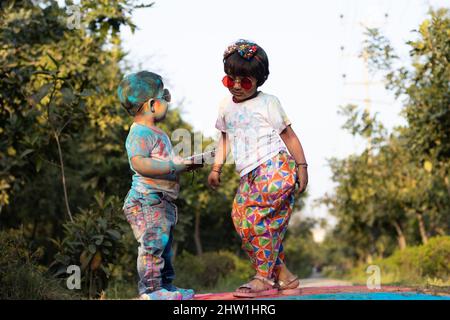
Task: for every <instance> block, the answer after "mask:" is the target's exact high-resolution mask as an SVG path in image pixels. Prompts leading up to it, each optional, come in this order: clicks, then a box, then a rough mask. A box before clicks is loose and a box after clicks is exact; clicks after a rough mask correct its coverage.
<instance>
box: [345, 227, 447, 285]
mask: <svg viewBox="0 0 450 320" xmlns="http://www.w3.org/2000/svg"><path fill="white" fill-rule="evenodd" d="M371 264H373V265H378V266H379V267H380V269H381V282H382V284H407V285H424V284H427V283H429V282H437V283H448V282H449V281H450V236H441V237H435V238H431V239H430V240H429V241H428V243H427V244H426V245H421V246H414V247H409V248H406V249H405V250H403V251H400V250H398V251H396V252H394V254H393V255H392V256H390V257H388V258H385V259H377V260H375V261H374V262H373V263H371ZM366 268H367V265H360V266H358V267H356V268H353V269H352V270H351V271H350V272H349V274H348V275H347V278H349V279H351V280H353V281H355V282H358V283H365V281H366V279H367V276H368V275H367V274H366V273H365V271H366Z"/></svg>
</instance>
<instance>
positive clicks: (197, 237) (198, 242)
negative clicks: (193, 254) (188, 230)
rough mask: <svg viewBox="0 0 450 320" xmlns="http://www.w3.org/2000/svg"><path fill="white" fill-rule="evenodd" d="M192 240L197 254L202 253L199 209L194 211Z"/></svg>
mask: <svg viewBox="0 0 450 320" xmlns="http://www.w3.org/2000/svg"><path fill="white" fill-rule="evenodd" d="M194 241H195V249H196V250H197V255H201V254H202V253H203V248H202V240H201V238H200V210H197V212H196V213H195V229H194Z"/></svg>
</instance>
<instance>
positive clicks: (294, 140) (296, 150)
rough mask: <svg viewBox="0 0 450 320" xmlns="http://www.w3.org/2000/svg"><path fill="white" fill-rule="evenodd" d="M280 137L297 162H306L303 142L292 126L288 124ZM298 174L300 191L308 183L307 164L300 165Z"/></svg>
mask: <svg viewBox="0 0 450 320" xmlns="http://www.w3.org/2000/svg"><path fill="white" fill-rule="evenodd" d="M280 137H281V139H282V140H283V142H284V144H285V145H286V147H287V148H288V150H289V153H290V154H291V155H292V156H293V157H294V159H295V163H296V164H301V163H306V158H305V153H304V152H303V147H302V144H301V143H300V140H299V139H298V137H297V135H296V134H295V132H294V130H293V129H292V128H291V126H290V125H289V126H287V127H286V129H284V130H283V131H282V132H281V133H280ZM298 176H299V182H300V188H299V192H300V193H301V192H303V191H304V190H305V189H306V186H307V184H308V171H307V169H306V166H299V167H298Z"/></svg>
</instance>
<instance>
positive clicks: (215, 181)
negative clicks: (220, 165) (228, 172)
mask: <svg viewBox="0 0 450 320" xmlns="http://www.w3.org/2000/svg"><path fill="white" fill-rule="evenodd" d="M208 184H209V186H210V187H211V188H212V189H213V190H216V188H217V187H218V186H219V185H220V174H219V173H218V172H216V171H211V172H210V174H209V176H208Z"/></svg>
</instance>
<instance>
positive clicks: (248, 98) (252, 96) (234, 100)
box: [233, 91, 260, 103]
mask: <svg viewBox="0 0 450 320" xmlns="http://www.w3.org/2000/svg"><path fill="white" fill-rule="evenodd" d="M259 93H260V91H255V93H254V94H252V95H251V96H250V97H247V98H245V99H243V100H236V98H235V97H234V96H233V102H234V103H241V102H244V101H247V100H250V99H253V98H255V97H256V96H257V95H258V94H259Z"/></svg>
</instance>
